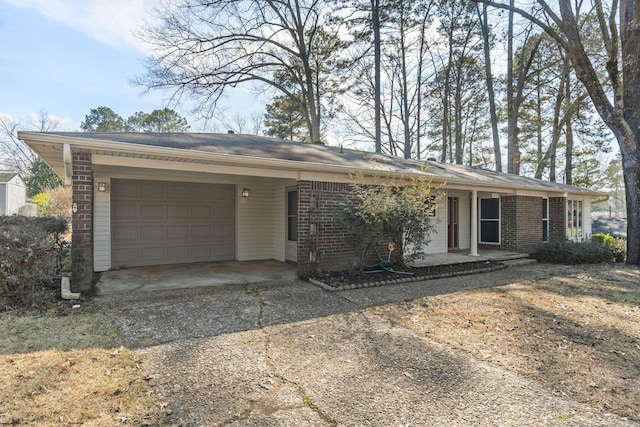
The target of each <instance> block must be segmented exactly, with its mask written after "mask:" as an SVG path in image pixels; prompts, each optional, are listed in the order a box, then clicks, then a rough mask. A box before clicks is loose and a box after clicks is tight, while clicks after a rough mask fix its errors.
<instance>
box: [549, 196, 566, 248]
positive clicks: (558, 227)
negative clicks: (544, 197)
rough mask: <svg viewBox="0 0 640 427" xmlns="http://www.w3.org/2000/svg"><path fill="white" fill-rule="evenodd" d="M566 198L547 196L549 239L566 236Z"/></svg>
mask: <svg viewBox="0 0 640 427" xmlns="http://www.w3.org/2000/svg"><path fill="white" fill-rule="evenodd" d="M566 215H567V198H566V197H549V240H553V239H566V238H567V219H566Z"/></svg>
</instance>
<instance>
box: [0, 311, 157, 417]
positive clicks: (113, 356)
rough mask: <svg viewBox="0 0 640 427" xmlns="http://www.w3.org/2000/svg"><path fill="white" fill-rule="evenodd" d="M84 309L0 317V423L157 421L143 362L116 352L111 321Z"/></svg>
mask: <svg viewBox="0 0 640 427" xmlns="http://www.w3.org/2000/svg"><path fill="white" fill-rule="evenodd" d="M86 305H87V312H81V311H77V312H75V311H74V312H73V313H71V314H70V313H68V312H65V313H63V314H65V315H61V313H60V312H56V311H48V312H44V313H43V312H35V313H26V314H25V313H22V314H20V315H15V314H14V315H7V314H6V313H5V315H4V318H2V319H0V349H1V352H2V354H1V355H0V366H2V369H0V424H20V425H23V424H24V425H39V426H54V425H55V426H59V425H86V424H88V425H94V426H114V425H120V424H124V423H128V424H133V425H156V424H159V423H160V421H161V418H160V415H158V414H159V411H158V410H156V409H158V406H157V404H156V402H155V400H154V398H153V397H152V396H151V394H150V393H149V387H148V384H147V380H146V378H145V376H144V374H143V372H142V369H141V368H142V367H141V361H140V360H139V359H138V358H137V357H136V355H135V354H134V353H133V352H131V351H129V350H127V349H125V348H123V347H119V346H120V344H121V342H122V338H121V336H120V334H119V333H118V331H117V329H116V328H115V326H114V325H113V324H112V322H111V321H110V320H109V319H108V318H107V317H106V316H104V315H102V314H100V313H98V312H93V310H91V308H90V304H88V303H86ZM80 310H81V309H80ZM118 347H119V348H118Z"/></svg>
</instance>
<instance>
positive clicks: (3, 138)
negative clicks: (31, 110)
mask: <svg viewBox="0 0 640 427" xmlns="http://www.w3.org/2000/svg"><path fill="white" fill-rule="evenodd" d="M59 124H60V121H59V120H58V119H57V118H55V117H54V116H51V115H50V114H49V113H47V112H46V111H45V110H40V111H39V112H38V114H36V115H35V116H33V117H30V118H28V119H26V120H24V121H22V122H21V121H19V120H17V119H13V118H9V117H1V116H0V147H1V148H2V150H1V152H2V155H0V165H1V168H2V169H5V170H11V171H14V172H17V173H19V174H20V175H21V176H22V177H23V178H25V177H26V176H27V175H28V174H29V169H30V168H31V165H32V164H33V162H34V161H35V160H36V159H37V158H38V156H37V155H36V154H35V153H34V152H33V151H31V149H30V148H29V147H27V146H26V145H25V144H24V143H23V142H22V141H20V140H19V139H18V131H19V130H32V131H38V132H52V131H54V130H55V129H56V128H57V127H58V125H59Z"/></svg>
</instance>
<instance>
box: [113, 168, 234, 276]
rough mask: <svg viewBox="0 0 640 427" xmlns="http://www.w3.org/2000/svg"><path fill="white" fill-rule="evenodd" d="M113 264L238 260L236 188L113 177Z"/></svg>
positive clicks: (138, 264)
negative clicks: (236, 247) (236, 244)
mask: <svg viewBox="0 0 640 427" xmlns="http://www.w3.org/2000/svg"><path fill="white" fill-rule="evenodd" d="M111 189H112V191H111V206H112V208H111V209H112V228H111V230H112V244H111V246H112V260H113V266H114V267H127V266H142V265H160V264H172V263H182V262H194V261H217V260H232V259H234V258H235V188H234V186H232V185H226V184H225V185H222V184H192V183H176V182H162V181H157V182H153V181H139V180H119V179H113V180H112V186H111Z"/></svg>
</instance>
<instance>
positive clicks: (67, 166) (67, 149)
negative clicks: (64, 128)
mask: <svg viewBox="0 0 640 427" xmlns="http://www.w3.org/2000/svg"><path fill="white" fill-rule="evenodd" d="M62 161H63V162H64V183H65V185H71V177H72V176H73V165H72V160H71V144H68V143H66V144H64V145H63V146H62Z"/></svg>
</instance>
